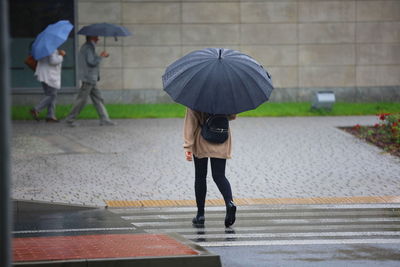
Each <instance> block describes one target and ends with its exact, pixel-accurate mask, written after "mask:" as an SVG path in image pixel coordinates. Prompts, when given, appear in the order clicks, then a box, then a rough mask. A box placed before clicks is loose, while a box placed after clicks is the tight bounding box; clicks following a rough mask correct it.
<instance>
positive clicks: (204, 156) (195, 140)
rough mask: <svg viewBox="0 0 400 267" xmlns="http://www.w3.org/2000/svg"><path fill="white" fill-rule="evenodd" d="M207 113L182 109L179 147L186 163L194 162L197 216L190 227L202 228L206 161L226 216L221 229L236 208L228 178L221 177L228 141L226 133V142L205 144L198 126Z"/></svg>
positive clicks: (230, 222)
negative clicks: (220, 196)
mask: <svg viewBox="0 0 400 267" xmlns="http://www.w3.org/2000/svg"><path fill="white" fill-rule="evenodd" d="M208 115H209V114H207V113H204V112H198V111H195V110H192V109H190V108H187V109H186V115H185V120H184V126H183V139H184V144H183V148H184V150H185V157H186V160H187V161H194V169H195V182H194V189H195V195H196V204H197V215H196V216H195V217H194V218H193V220H192V223H193V225H195V226H196V227H197V226H202V225H204V221H205V216H204V206H205V201H206V194H207V165H208V158H210V162H211V172H212V177H213V179H214V182H215V183H216V185H217V187H218V189H219V191H220V192H221V194H222V196H223V198H224V201H225V205H226V216H225V226H226V227H229V226H231V225H233V224H234V223H235V220H236V206H235V204H234V203H233V198H232V189H231V185H230V183H229V181H228V179H227V178H226V177H225V166H226V159H230V158H231V150H232V138H231V134H230V130H229V136H228V139H227V140H226V141H225V142H224V143H222V144H215V143H211V142H208V141H207V140H205V139H204V138H203V136H202V135H201V125H203V124H204V122H205V121H206V119H207V116H208ZM235 118H236V115H235V114H233V115H229V116H228V119H229V120H233V119H235Z"/></svg>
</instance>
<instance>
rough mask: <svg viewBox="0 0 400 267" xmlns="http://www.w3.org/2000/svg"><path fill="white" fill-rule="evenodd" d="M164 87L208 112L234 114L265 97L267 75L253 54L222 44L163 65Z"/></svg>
mask: <svg viewBox="0 0 400 267" xmlns="http://www.w3.org/2000/svg"><path fill="white" fill-rule="evenodd" d="M162 80H163V86H164V90H165V91H166V92H167V93H168V94H169V95H170V96H171V97H172V99H173V100H174V101H176V102H178V103H181V104H183V105H185V106H187V107H189V108H191V109H193V110H197V111H202V112H207V113H211V114H237V113H240V112H243V111H246V110H251V109H255V108H256V107H258V106H259V105H260V104H262V103H263V102H265V101H267V100H268V98H269V96H270V95H271V92H272V90H273V85H272V80H271V76H270V75H269V74H268V72H267V71H266V70H265V69H264V68H263V67H262V66H261V65H260V64H259V63H258V62H257V61H256V60H254V59H253V58H251V57H250V56H248V55H245V54H243V53H241V52H239V51H235V50H231V49H223V48H206V49H202V50H197V51H194V52H191V53H189V54H187V55H186V56H184V57H182V58H180V59H178V60H177V61H175V62H174V63H172V64H171V65H170V66H168V67H167V69H166V71H165V74H164V75H163V77H162Z"/></svg>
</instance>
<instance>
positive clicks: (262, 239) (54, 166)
mask: <svg viewBox="0 0 400 267" xmlns="http://www.w3.org/2000/svg"><path fill="white" fill-rule="evenodd" d="M376 122H377V119H376V118H375V117H372V116H363V117H354V116H353V117H311V118H296V117H290V118H238V119H237V120H236V121H234V122H232V124H231V127H232V130H233V135H234V138H233V149H234V150H233V156H234V158H233V159H232V160H229V161H228V165H227V176H228V178H229V180H230V182H231V184H232V188H233V193H234V197H235V198H236V199H238V203H239V200H240V203H244V204H240V205H239V206H238V208H239V209H238V218H237V222H236V223H235V225H234V227H232V228H231V229H225V227H224V226H223V218H224V207H223V206H220V205H221V204H219V203H220V202H219V201H220V200H218V199H219V198H220V194H219V192H218V189H217V188H216V186H215V185H214V184H213V183H212V181H211V180H209V186H208V194H207V199H209V200H210V201H211V204H210V203H208V204H207V208H206V225H205V228H203V229H197V228H193V227H192V225H191V223H190V221H191V218H192V216H193V215H194V213H195V208H194V207H193V206H192V205H193V204H190V205H189V206H187V207H185V206H184V205H188V204H187V203H189V202H190V203H192V202H193V200H194V193H193V178H192V176H193V166H192V163H188V162H185V160H184V157H183V151H182V148H181V145H182V140H181V139H182V119H139V120H117V123H118V125H117V126H114V127H100V126H99V125H98V122H97V121H95V120H87V121H80V126H79V127H76V128H69V127H67V126H66V125H65V124H63V123H59V124H46V123H44V122H39V123H37V122H32V121H18V122H13V135H12V197H13V199H14V200H15V201H16V202H15V203H16V204H15V205H14V232H13V235H14V237H15V238H41V237H63V236H64V237H69V238H70V239H73V237H76V238H80V237H82V236H83V237H84V236H87V237H91V236H97V237H101V236H102V235H127V236H128V235H129V236H130V235H137V236H138V237H139V236H140V235H160V234H161V235H164V234H165V235H169V234H171V233H172V235H173V238H175V237H174V235H176V236H179V238H182V239H181V240H180V241H179V242H181V243H185V242H189V243H190V244H191V245H190V247H192V248H194V249H195V248H196V246H197V247H198V245H200V246H202V247H205V248H207V250H208V251H209V252H208V251H207V253H209V254H208V255H210V258H211V259H212V260H213V262H214V263H216V266H218V262H216V261H215V259H216V258H215V257H214V256H213V255H214V254H212V253H216V254H219V255H221V260H222V264H223V266H338V265H345V266H353V265H354V266H357V265H361V264H362V265H366V266H377V265H380V266H398V265H399V262H400V257H399V243H400V234H399V233H400V231H399V229H400V221H399V220H400V218H399V209H400V206H399V203H400V198H399V196H400V180H399V175H398V174H399V173H400V160H399V158H396V157H394V156H391V155H389V154H387V153H384V152H383V151H382V150H380V149H379V148H376V147H374V146H372V145H370V144H367V143H365V142H363V141H361V140H358V139H356V138H355V137H353V136H351V135H350V134H348V133H345V132H343V131H341V130H340V129H338V127H342V126H352V125H355V124H361V125H373V124H374V123H376ZM155 200H165V202H162V201H161V202H157V201H155ZM171 200H173V201H172V202H171ZM175 200H176V201H177V202H174V201H175ZM264 200H268V201H264ZM305 200H308V201H305ZM113 201H117V202H118V201H120V202H119V203H133V202H135V201H136V202H135V203H141V205H144V206H145V207H142V208H129V207H126V208H109V209H105V208H104V207H105V206H106V205H107V203H112V202H113ZM128 201H133V202H128ZM335 201H337V203H335ZM363 202H364V203H365V202H367V203H372V204H354V203H363ZM154 203H156V204H157V203H158V204H159V205H160V206H161V207H158V208H148V207H146V205H154ZM166 203H169V204H168V205H170V203H184V205H183V206H180V205H181V204H179V205H178V206H175V207H174V206H172V207H162V206H164V205H165V206H168V205H167V204H166ZM185 203H186V204H185ZM252 203H253V204H252ZM257 203H258V204H259V205H254V204H257ZM271 203H275V204H277V203H281V204H280V205H275V206H274V205H273V204H271ZM301 203H303V205H299V204H301ZM310 203H313V205H310ZM318 203H319V205H316V204H318ZM324 203H325V204H324ZM326 203H331V204H330V205H328V204H326ZM339 203H353V204H344V205H341V204H340V205H339ZM59 204H61V205H59ZM286 204H292V205H286ZM306 204H307V205H306ZM321 204H324V205H321ZM189 243H188V244H189ZM193 244H195V245H194V246H192V245H193ZM154 245H155V246H157V244H156V243H155V244H154ZM198 248H200V247H198ZM210 252H211V253H210ZM201 253H203V252H201ZM200 260H201V259H200ZM218 261H219V259H218ZM181 263H182V262H181ZM396 263H397V264H396ZM174 264H175V266H176V262H175V263H174ZM160 266H163V265H160ZM183 266H185V265H183ZM191 266H193V265H192V264H191ZM201 266H204V263H203V265H201Z"/></svg>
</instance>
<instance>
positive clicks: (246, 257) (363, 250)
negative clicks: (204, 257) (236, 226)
mask: <svg viewBox="0 0 400 267" xmlns="http://www.w3.org/2000/svg"><path fill="white" fill-rule="evenodd" d="M208 250H210V251H211V252H213V253H215V254H219V255H221V261H222V263H223V266H229V267H244V266H246V267H260V266H297V267H300V266H301V267H302V266H312V267H319V266H322V267H337V266H346V267H347V266H368V267H372V266H385V267H391V266H393V267H397V266H399V264H400V248H399V245H398V244H357V245H302V246H254V247H248V246H240V247H213V248H209V249H208Z"/></svg>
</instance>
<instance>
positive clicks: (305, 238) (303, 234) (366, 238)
mask: <svg viewBox="0 0 400 267" xmlns="http://www.w3.org/2000/svg"><path fill="white" fill-rule="evenodd" d="M301 207H302V208H299V206H297V205H292V206H286V207H285V208H282V207H278V206H275V207H271V206H255V207H252V208H251V207H248V206H247V207H246V208H244V209H239V211H238V213H237V220H236V223H235V225H234V227H232V228H225V227H224V218H225V207H218V206H216V207H211V209H210V210H207V211H206V223H205V225H204V228H196V227H194V226H193V225H192V223H191V219H192V218H193V216H194V214H195V209H194V208H190V207H179V208H172V207H168V208H155V207H153V208H145V209H132V210H130V209H126V208H125V209H118V210H115V213H116V214H119V216H120V217H121V218H122V219H124V220H126V221H129V222H130V223H131V225H132V226H133V227H136V228H139V229H142V230H143V231H146V232H149V233H179V234H180V235H182V236H183V237H184V238H186V239H189V240H191V241H193V242H195V243H197V244H199V245H201V246H205V247H207V246H252V245H285V244H287V245H295V244H297V245H300V244H341V243H342V244H347V243H348V244H353V243H354V244H360V243H400V209H399V208H400V206H399V205H396V206H390V205H389V206H388V205H385V206H382V205H381V206H377V205H374V206H371V205H364V206H360V205H358V206H357V205H348V206H343V205H337V206H333V207H332V206H327V205H325V206H324V205H311V206H301ZM240 208H242V207H240ZM111 211H112V212H114V210H111Z"/></svg>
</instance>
